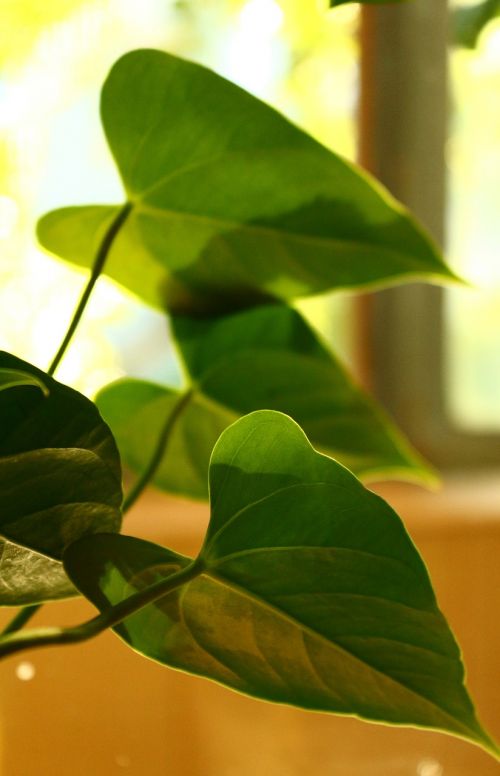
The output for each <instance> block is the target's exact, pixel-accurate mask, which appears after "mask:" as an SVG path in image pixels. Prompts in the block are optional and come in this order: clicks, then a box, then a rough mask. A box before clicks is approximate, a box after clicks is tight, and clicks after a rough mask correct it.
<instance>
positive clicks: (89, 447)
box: [0, 352, 122, 605]
mask: <svg viewBox="0 0 500 776" xmlns="http://www.w3.org/2000/svg"><path fill="white" fill-rule="evenodd" d="M0 382H2V383H3V385H1V386H0V387H3V388H4V389H5V390H1V391H0V427H1V432H2V433H1V438H0V570H1V573H0V604H10V605H14V604H25V603H34V602H37V601H41V600H47V599H52V598H61V597H64V596H68V595H74V594H75V590H74V588H73V585H72V584H71V583H70V581H69V579H68V578H67V576H66V574H65V572H64V569H63V568H62V563H61V558H62V554H63V552H64V549H65V548H66V546H67V545H68V544H70V543H71V542H72V541H74V540H75V539H78V538H79V537H81V536H83V535H85V534H88V533H95V532H97V531H106V532H108V531H116V530H119V527H120V504H121V498H122V494H121V471H120V461H119V457H118V451H117V449H116V445H115V443H114V440H113V437H112V436H111V433H110V431H109V428H108V427H107V426H106V425H105V423H104V422H103V420H102V418H101V417H100V415H99V413H98V411H97V409H96V407H95V405H94V404H92V402H91V401H89V400H88V399H86V398H85V397H84V396H82V395H81V394H79V393H77V391H74V390H72V389H71V388H67V387H66V386H64V385H62V384H61V383H58V382H57V381H56V380H54V379H53V378H51V377H49V376H48V375H46V374H44V373H43V372H41V371H40V370H38V369H36V368H35V367H33V366H31V365H30V364H27V363H26V362H24V361H21V360H20V359H18V358H16V357H14V356H12V355H10V354H8V353H3V352H2V353H0ZM7 387H8V390H7V389H6V388H7ZM42 389H43V390H42Z"/></svg>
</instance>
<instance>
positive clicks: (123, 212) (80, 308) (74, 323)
mask: <svg viewBox="0 0 500 776" xmlns="http://www.w3.org/2000/svg"><path fill="white" fill-rule="evenodd" d="M131 210H132V203H131V202H127V203H126V204H125V205H123V207H122V208H120V210H119V211H118V213H117V214H116V216H115V218H114V219H113V221H112V222H111V224H110V225H109V227H108V229H107V231H106V234H105V235H104V237H103V239H102V242H101V244H100V246H99V250H98V251H97V254H96V257H95V260H94V264H93V266H92V272H91V274H90V278H89V280H88V283H87V285H86V286H85V289H84V291H83V294H82V296H81V298H80V301H79V302H78V305H77V306H76V309H75V312H74V313H73V318H72V320H71V323H70V325H69V327H68V330H67V332H66V334H65V335H64V339H63V341H62V342H61V345H60V347H59V350H58V351H57V353H56V355H55V356H54V359H53V361H52V363H51V365H50V367H49V368H48V370H47V374H49V375H51V376H52V375H53V374H54V372H55V371H56V369H57V367H58V366H59V364H60V362H61V359H62V357H63V356H64V354H65V352H66V349H67V347H68V345H69V343H70V342H71V340H72V338H73V335H74V333H75V331H76V329H77V327H78V324H79V323H80V319H81V317H82V315H83V312H84V310H85V308H86V306H87V302H88V301H89V298H90V295H91V293H92V291H93V290H94V286H95V284H96V282H97V279H98V277H99V275H100V274H101V273H102V271H103V269H104V264H105V262H106V259H107V257H108V254H109V251H110V249H111V246H112V245H113V242H114V239H115V237H116V235H117V234H118V232H119V231H120V229H121V227H122V226H123V224H124V223H125V221H126V219H127V217H128V215H129V213H130V211H131Z"/></svg>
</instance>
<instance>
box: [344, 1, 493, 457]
mask: <svg viewBox="0 0 500 776" xmlns="http://www.w3.org/2000/svg"><path fill="white" fill-rule="evenodd" d="M448 41H449V6H448V2H447V0H417V1H416V2H411V3H404V4H402V5H399V4H398V5H393V6H379V7H365V8H363V10H362V16H361V90H360V91H361V96H360V143H359V157H360V162H361V164H362V165H363V166H364V167H365V168H366V169H368V170H369V171H370V172H372V173H373V174H374V175H375V176H376V177H377V178H378V179H379V180H380V181H381V182H382V183H383V184H384V185H385V186H387V188H388V189H389V190H390V191H391V192H392V194H393V195H394V196H395V197H397V198H398V199H399V200H401V201H402V202H404V203H405V205H407V206H408V207H409V208H410V210H411V211H412V212H413V213H414V214H415V216H416V217H417V218H418V220H419V221H420V222H421V223H422V224H423V225H424V226H425V227H426V228H427V230H428V231H429V232H430V234H431V235H432V236H433V238H434V239H435V241H436V242H437V243H438V244H440V245H443V244H445V226H444V225H445V220H446V187H447V174H446V172H447V170H446V159H445V149H446V141H447V135H448V132H447V130H448V118H449V109H448V108H449V91H448V90H449V84H448ZM446 293H447V292H446V290H445V289H443V288H440V287H437V286H432V285H429V284H422V283H412V284H410V285H407V286H400V287H395V288H391V289H387V290H384V291H382V292H379V293H377V294H373V295H367V296H364V297H363V298H362V299H361V320H362V324H361V335H360V336H361V338H362V340H363V341H364V342H366V343H367V345H366V346H364V347H362V365H363V369H362V371H363V373H364V374H365V375H367V376H368V382H369V384H370V387H371V389H372V391H373V392H374V394H375V395H376V396H377V398H378V399H379V400H380V401H381V402H382V404H384V405H385V407H386V408H387V409H388V411H389V412H390V413H391V414H392V415H393V416H394V417H395V418H396V420H397V422H398V423H399V425H400V426H401V427H402V428H403V429H404V430H405V431H406V433H407V434H408V436H409V437H410V439H411V440H412V442H413V443H414V444H415V445H416V447H417V448H419V449H420V450H421V452H422V453H423V454H424V455H426V456H427V457H428V458H429V459H430V460H431V461H432V462H433V463H434V464H435V465H437V466H439V467H442V468H447V469H456V468H460V467H468V468H488V467H490V466H494V465H498V460H499V457H500V456H499V451H500V435H498V434H496V433H491V434H488V433H473V432H467V431H463V430H462V429H460V428H459V427H458V426H457V425H456V424H455V423H454V422H453V420H452V419H451V417H450V415H449V412H448V410H447V402H446V392H445V363H446V362H445V359H446V357H447V354H446V348H445V333H446V320H445V310H444V307H445V295H446ZM395 376H397V378H398V379H397V380H395V379H394V377H395Z"/></svg>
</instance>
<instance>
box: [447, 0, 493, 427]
mask: <svg viewBox="0 0 500 776" xmlns="http://www.w3.org/2000/svg"><path fill="white" fill-rule="evenodd" d="M498 13H499V7H498V3H492V2H491V1H490V0H486V2H485V1H484V0H481V2H475V3H471V2H469V3H467V4H466V3H464V2H463V0H462V1H461V2H460V3H455V4H453V6H452V19H453V31H454V37H455V40H454V44H455V45H454V46H453V48H452V50H451V54H450V74H451V85H452V94H451V99H452V102H451V125H450V137H449V143H448V149H447V152H448V163H449V210H448V229H447V231H448V254H449V257H450V260H451V261H452V263H453V264H454V266H455V268H456V269H457V270H458V272H459V273H460V274H461V275H462V277H464V278H466V279H467V280H468V281H470V283H471V284H472V286H473V287H472V288H463V289H454V290H453V291H450V292H448V293H447V295H446V305H445V315H446V331H447V343H446V344H447V347H446V393H447V397H448V406H449V411H450V416H451V418H452V420H453V421H454V422H455V424H456V425H458V426H459V427H461V428H462V429H463V430H465V431H475V432H482V431H492V430H494V431H498V430H500V347H499V336H500V184H499V182H500V100H499V95H500V18H499V17H498Z"/></svg>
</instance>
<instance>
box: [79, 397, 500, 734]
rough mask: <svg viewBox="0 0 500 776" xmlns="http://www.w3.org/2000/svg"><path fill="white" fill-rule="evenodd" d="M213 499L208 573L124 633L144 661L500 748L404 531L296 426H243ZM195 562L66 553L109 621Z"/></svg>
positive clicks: (254, 422) (143, 551)
mask: <svg viewBox="0 0 500 776" xmlns="http://www.w3.org/2000/svg"><path fill="white" fill-rule="evenodd" d="M210 497H211V519H210V524H209V528H208V532H207V536H206V538H205V542H204V545H203V548H202V550H201V553H200V557H199V560H198V563H199V565H200V573H199V575H198V576H197V577H196V578H195V579H194V580H192V581H190V582H189V583H187V584H185V585H183V586H182V587H181V588H179V589H178V590H176V591H174V592H172V593H169V594H168V595H167V596H165V597H163V598H161V599H160V600H158V601H156V603H155V604H153V605H148V606H147V607H145V608H144V609H142V610H140V611H139V612H137V613H136V614H134V615H133V616H131V617H128V618H127V619H126V620H125V622H124V623H122V624H121V625H120V626H118V627H117V629H116V630H117V632H118V633H119V635H120V636H121V637H122V638H123V639H125V641H127V642H128V643H129V644H130V645H131V646H133V648H134V649H136V650H138V651H139V652H142V653H144V654H145V655H147V656H149V657H151V658H154V659H155V660H158V661H160V662H162V663H165V664H167V665H170V666H173V667H175V668H180V669H182V670H185V671H189V672H191V673H195V674H200V675H202V676H206V677H209V678H211V679H215V680H217V681H219V682H222V683H223V684H226V685H229V686H230V687H232V688H234V689H236V690H239V691H241V692H243V693H248V694H250V695H254V696H257V697H259V698H264V699H266V700H271V701H276V702H280V703H290V704H294V705H297V706H301V707H305V708H310V709H317V710H322V711H331V712H338V713H342V714H355V715H358V716H361V717H364V718H366V719H370V720H379V721H385V722H391V723H396V724H412V725H422V726H425V727H430V728H437V729H440V730H447V731H450V732H452V733H456V734H458V735H460V736H463V737H465V738H468V739H471V740H473V741H475V742H477V743H480V744H482V745H484V746H486V747H488V746H489V747H492V746H493V744H492V742H491V741H490V739H489V738H488V736H487V734H486V733H485V732H484V731H483V730H482V728H481V726H480V724H479V723H478V721H477V719H476V717H475V714H474V710H473V707H472V704H471V702H470V699H469V697H468V695H467V692H466V690H465V687H464V684H463V678H464V672H463V667H462V663H461V660H460V653H459V649H458V647H457V644H456V642H455V640H454V638H453V635H452V634H451V632H450V630H449V628H448V626H447V624H446V621H445V619H444V617H443V615H442V614H441V612H440V611H439V609H438V606H437V604H436V600H435V596H434V593H433V591H432V587H431V584H430V581H429V577H428V574H427V571H426V569H425V566H424V564H423V563H422V561H421V559H420V557H419V555H418V553H417V551H416V549H415V547H414V546H413V544H412V542H411V540H410V538H409V537H408V535H407V533H406V531H405V529H404V527H403V525H402V523H401V521H400V519H399V518H398V517H397V515H396V514H395V513H394V512H393V511H392V509H391V508H390V507H389V506H388V505H387V504H386V503H385V502H383V501H382V500H381V499H380V498H378V497H377V496H375V495H374V494H373V493H371V492H370V491H367V490H365V489H364V488H363V487H362V485H361V484H360V483H359V481H358V480H356V478H355V477H354V476H353V475H351V474H350V473H349V472H348V471H347V470H346V469H344V468H343V467H342V466H340V465H339V464H337V463H336V462H334V461H332V460H331V459H329V458H327V457H325V456H322V455H320V454H318V453H317V452H315V451H314V450H313V448H312V447H311V446H310V444H309V442H308V441H307V439H306V437H305V436H304V434H303V432H302V431H301V429H300V428H299V427H298V426H297V425H296V424H295V423H294V422H293V421H292V420H290V419H289V418H287V417H286V416H284V415H282V414H280V413H275V412H269V411H264V412H256V413H253V414H251V415H248V416H246V417H245V418H243V419H241V420H239V421H237V422H236V423H235V424H234V425H232V426H231V427H230V428H229V429H227V430H226V431H225V432H224V434H223V435H222V437H221V439H220V440H219V442H218V443H217V445H216V447H215V449H214V452H213V455H212V459H211V464H210ZM188 562H189V560H188V559H186V558H183V557H181V556H179V555H176V554H175V553H172V552H170V551H169V550H166V549H163V548H161V547H157V546H155V545H151V544H149V543H146V542H142V541H139V540H137V539H132V538H128V537H120V536H117V537H113V536H100V537H91V538H88V539H83V540H81V541H80V542H78V543H77V544H75V545H73V546H71V547H70V548H69V549H68V551H67V553H66V556H65V566H66V568H67V571H68V574H69V575H70V576H71V578H72V579H73V581H74V583H75V584H76V585H77V587H78V588H79V589H80V590H81V591H82V592H83V593H84V595H86V596H87V597H88V598H89V599H90V600H91V601H93V603H95V604H96V606H97V607H98V608H99V609H101V610H106V609H108V608H109V606H110V605H113V604H116V603H118V602H120V601H122V600H123V599H125V598H127V597H129V596H130V595H131V594H132V593H134V592H135V591H137V590H140V589H142V588H144V587H146V586H149V585H150V584H152V583H153V582H155V581H157V580H158V579H159V578H161V577H165V576H168V575H169V574H171V573H172V572H173V571H175V570H178V569H179V568H180V567H182V566H184V565H186V564H187V563H188Z"/></svg>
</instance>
